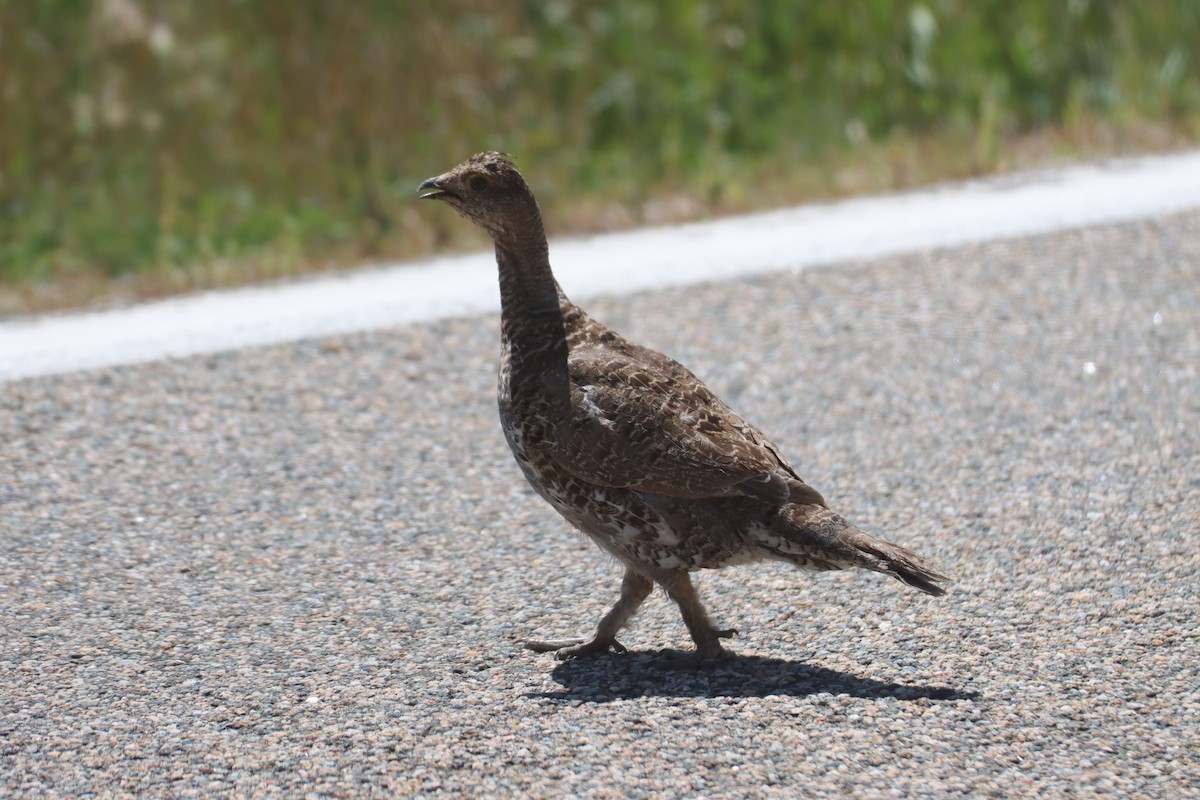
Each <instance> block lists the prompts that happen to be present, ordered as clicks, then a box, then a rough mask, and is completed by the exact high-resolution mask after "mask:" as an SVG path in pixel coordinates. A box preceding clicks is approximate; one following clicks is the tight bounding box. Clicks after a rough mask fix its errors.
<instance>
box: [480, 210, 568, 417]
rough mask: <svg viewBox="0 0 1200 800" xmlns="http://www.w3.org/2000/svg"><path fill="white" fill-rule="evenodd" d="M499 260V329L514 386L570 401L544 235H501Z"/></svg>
mask: <svg viewBox="0 0 1200 800" xmlns="http://www.w3.org/2000/svg"><path fill="white" fill-rule="evenodd" d="M539 232H540V228H539ZM496 264H497V266H498V267H499V269H500V327H501V335H502V341H503V346H504V347H505V349H506V350H507V353H508V358H509V369H510V370H511V379H512V383H513V388H514V389H517V390H518V391H521V392H533V393H535V394H537V395H540V396H542V397H544V398H546V399H549V400H550V401H551V402H566V400H567V392H568V388H567V379H566V376H567V337H566V329H565V326H564V324H563V315H562V309H561V306H560V291H559V288H558V283H557V282H556V281H555V280H554V273H553V272H551V270H550V255H549V251H548V248H547V246H546V238H545V235H544V234H543V235H541V236H539V237H533V238H530V239H526V240H525V241H523V242H521V241H505V240H502V239H500V238H497V239H496Z"/></svg>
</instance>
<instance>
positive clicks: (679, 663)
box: [654, 628, 737, 669]
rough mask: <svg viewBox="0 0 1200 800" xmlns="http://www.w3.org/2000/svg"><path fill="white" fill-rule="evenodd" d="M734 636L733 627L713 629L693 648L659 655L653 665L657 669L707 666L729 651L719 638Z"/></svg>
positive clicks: (723, 656)
mask: <svg viewBox="0 0 1200 800" xmlns="http://www.w3.org/2000/svg"><path fill="white" fill-rule="evenodd" d="M734 636H737V631H736V630H734V629H733V628H726V629H725V630H714V631H712V637H711V638H708V639H705V640H704V642H703V643H702V644H700V645H698V646H697V647H696V649H695V650H692V651H691V652H688V653H678V652H677V653H672V654H671V655H664V656H659V657H658V658H656V659H655V660H654V666H656V667H658V668H659V669H695V668H696V667H702V666H707V665H709V664H711V663H712V662H714V661H717V660H719V659H722V658H725V656H727V655H729V651H728V650H726V649H725V648H724V647H721V641H720V640H721V639H732V638H733V637H734Z"/></svg>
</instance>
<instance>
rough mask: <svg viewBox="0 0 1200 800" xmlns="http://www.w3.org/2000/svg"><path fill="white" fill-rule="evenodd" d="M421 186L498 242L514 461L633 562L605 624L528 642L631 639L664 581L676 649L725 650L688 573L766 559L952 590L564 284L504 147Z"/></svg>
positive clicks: (698, 655) (578, 645)
mask: <svg viewBox="0 0 1200 800" xmlns="http://www.w3.org/2000/svg"><path fill="white" fill-rule="evenodd" d="M421 189H422V190H425V189H428V190H431V191H429V192H428V193H426V194H424V195H422V197H423V198H425V199H433V200H442V201H444V202H446V203H447V204H448V205H450V206H451V207H452V208H454V210H455V211H457V212H458V213H459V214H460V215H462V216H463V217H465V218H467V219H468V220H470V221H471V222H474V223H475V224H476V225H479V226H480V227H482V228H483V229H484V230H486V231H487V232H488V233H489V234H490V235H491V237H492V240H493V241H494V243H495V246H496V262H497V265H498V267H499V271H500V298H501V304H502V315H501V359H500V378H499V389H498V399H499V405H500V422H501V425H502V427H503V429H504V435H505V438H506V439H507V440H508V443H509V446H510V447H511V448H512V451H513V455H514V456H515V457H516V460H517V463H518V464H519V465H520V467H521V470H522V471H523V472H524V473H525V477H526V478H527V479H528V480H529V482H530V484H531V485H532V486H533V488H534V489H535V490H536V491H537V492H538V494H540V495H541V496H542V497H544V498H545V499H546V500H547V501H548V502H549V503H550V504H551V505H553V506H554V507H555V508H556V509H557V510H558V512H559V513H560V514H562V515H563V516H564V517H565V518H566V519H567V520H568V521H569V522H571V523H572V524H573V525H575V526H576V527H578V528H579V529H580V530H582V531H583V532H584V533H586V534H587V535H588V536H590V537H591V538H592V540H593V541H595V542H596V544H598V545H599V546H600V547H602V548H604V549H605V550H607V551H608V552H610V553H612V554H613V555H614V556H616V557H617V558H618V559H620V561H621V562H622V563H623V564H624V565H625V577H624V580H623V581H622V584H621V597H620V600H619V601H618V602H617V604H616V605H615V606H614V607H613V608H612V610H611V611H609V612H608V614H607V615H605V617H604V619H603V620H601V622H600V626H599V629H598V630H597V632H596V634H595V636H593V637H592V638H591V639H589V640H586V641H584V640H570V641H563V642H530V643H529V645H530V646H531V647H533V648H534V649H539V650H550V649H553V650H556V651H557V655H558V657H559V658H567V657H570V656H577V655H583V654H586V653H593V652H601V651H605V650H610V649H614V650H622V649H623V648H621V646H620V645H619V644H618V643H617V639H616V635H617V632H618V631H620V629H621V628H622V627H624V625H625V624H626V623H627V622H628V621H629V619H630V617H632V616H633V614H634V613H635V612H636V611H637V609H638V606H640V605H641V603H642V601H643V600H645V599H646V597H647V596H648V595H649V594H650V591H651V589H652V588H653V586H654V584H656V583H657V584H658V585H660V586H662V587H663V588H664V589H665V590H666V591H667V594H668V595H669V596H670V597H671V598H672V599H673V600H675V602H676V603H677V604H678V605H679V609H680V611H681V612H682V614H683V620H684V623H685V624H686V625H687V627H688V631H689V632H690V633H691V636H692V639H693V641H695V643H696V651H695V653H693V654H691V655H690V656H688V657H687V658H685V659H682V660H680V661H678V662H677V663H682V664H694V663H698V662H701V661H704V660H707V659H711V658H716V657H718V656H720V655H721V654H722V653H723V652H724V651H723V649H722V647H721V643H720V640H721V639H723V638H727V637H729V636H732V635H733V631H729V630H720V629H717V628H716V627H715V626H714V625H713V624H712V623H711V622H710V621H709V619H708V616H707V615H706V614H705V611H704V608H703V606H702V605H701V604H700V600H699V598H698V597H697V595H696V591H695V588H694V587H693V586H692V582H691V578H690V577H689V573H691V572H692V571H695V570H698V569H716V568H719V567H725V566H730V565H733V564H743V563H749V562H753V561H761V560H764V559H779V560H783V561H787V562H789V563H792V564H794V565H796V566H797V567H800V568H801V569H805V570H828V569H845V568H847V567H862V568H865V569H869V570H873V571H876V572H882V573H886V574H888V575H891V576H892V577H894V578H897V579H899V580H901V581H903V582H905V583H907V584H909V585H911V586H915V587H916V588H918V589H920V590H921V591H924V592H927V593H929V594H933V595H940V594H944V591H945V590H944V589H942V588H941V587H940V586H938V584H939V583H943V582H946V581H947V580H948V579H947V578H946V577H945V576H944V575H941V574H939V573H938V572H937V571H935V570H934V569H933V568H931V567H930V566H929V565H928V564H927V563H926V562H924V561H923V560H922V559H920V558H919V557H917V556H916V555H915V554H913V553H912V552H910V551H908V550H906V549H904V548H903V547H899V546H897V545H893V544H889V543H888V542H885V541H883V540H881V539H877V538H875V537H873V536H871V535H869V534H866V533H864V532H862V531H860V530H858V529H857V528H855V527H853V526H852V525H850V524H849V523H847V522H846V521H845V520H844V519H842V518H841V517H840V516H838V515H837V514H836V513H834V512H833V511H830V510H829V508H828V507H827V505H826V503H825V500H824V498H822V497H821V495H820V494H819V493H818V492H817V491H816V490H815V489H813V488H812V487H811V486H809V485H808V484H806V483H805V482H804V481H803V480H802V479H801V478H800V476H799V475H798V474H797V472H796V470H795V469H794V468H793V467H792V465H791V464H789V463H788V461H787V459H785V458H784V457H783V455H782V454H781V453H780V452H779V449H778V448H776V447H775V446H774V445H773V444H771V443H770V442H769V441H767V439H766V437H765V436H764V435H763V434H762V433H761V432H760V431H759V430H758V429H757V428H755V427H754V426H753V425H751V424H750V423H748V422H746V421H745V420H743V419H742V418H741V417H739V416H738V415H737V414H735V413H734V412H733V411H732V410H730V409H729V407H728V406H726V405H725V404H724V403H723V402H721V400H720V399H719V398H718V397H717V396H716V395H714V394H713V393H712V391H710V390H709V389H708V387H707V386H705V385H704V384H703V383H701V382H700V380H699V379H698V378H696V376H695V375H693V374H692V373H691V372H689V371H688V370H687V369H685V368H684V367H683V366H682V365H681V364H679V363H678V362H676V361H674V360H673V359H671V358H668V357H667V356H664V355H663V354H661V353H658V352H656V351H654V350H650V349H648V348H645V347H642V346H640V345H637V344H634V343H633V342H630V341H628V340H627V339H624V338H622V337H621V336H619V335H618V334H617V333H615V332H614V331H612V330H610V329H609V328H607V327H605V326H604V325H602V324H601V323H599V322H597V321H595V320H594V319H592V318H591V317H589V316H588V315H587V314H586V313H585V312H584V311H583V310H582V309H580V308H579V307H578V306H576V305H575V304H573V303H572V302H571V301H570V300H568V299H567V297H566V295H565V294H563V292H562V289H560V288H559V286H558V283H557V282H556V281H555V279H554V275H553V273H552V272H551V270H550V260H549V254H548V250H547V245H546V236H545V232H544V230H543V228H542V218H541V213H540V211H539V210H538V205H537V202H536V201H535V200H534V197H533V193H532V192H531V191H530V190H529V187H528V186H527V185H526V183H525V181H524V180H523V179H522V178H521V175H520V174H519V173H518V172H517V170H516V168H515V167H514V166H513V164H512V162H511V161H510V160H509V159H508V157H507V156H505V155H503V154H500V153H480V154H479V155H476V156H473V157H472V158H470V159H468V160H467V161H465V162H463V163H462V164H460V165H458V166H457V167H455V168H454V169H452V170H450V171H449V172H447V173H445V174H444V175H440V176H438V177H436V178H431V179H429V180H427V181H425V182H424V183H422V184H421Z"/></svg>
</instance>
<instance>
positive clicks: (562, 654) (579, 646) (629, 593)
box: [525, 567, 654, 661]
mask: <svg viewBox="0 0 1200 800" xmlns="http://www.w3.org/2000/svg"><path fill="white" fill-rule="evenodd" d="M653 588H654V582H653V581H651V580H650V579H649V578H647V577H646V576H645V575H642V574H641V573H640V572H637V571H635V570H633V569H631V568H629V567H626V568H625V577H624V578H623V579H622V580H621V599H619V600H618V601H617V603H616V605H614V606H613V607H612V609H611V610H610V611H609V612H608V613H607V614H605V615H604V618H603V619H601V620H600V625H599V627H598V628H597V629H596V635H595V636H593V637H592V638H591V640H586V639H552V640H527V641H526V642H525V646H526V647H528V648H529V649H530V650H536V651H537V652H539V653H545V652H549V651H554V657H555V658H557V659H559V660H560V661H563V660H566V659H568V658H574V657H575V656H586V655H592V654H593V653H605V652H608V651H609V650H612V651H614V652H617V653H624V652H625V647H624V646H623V645H622V644H621V643H620V642H618V641H617V632H618V631H620V630H621V628H624V627H625V623H627V622H629V618H630V617H632V616H633V615H634V614H635V613H636V612H637V610H638V608H639V607H640V606H641V605H642V603H643V601H645V599H646V598H647V597H649V596H650V590H651V589H653Z"/></svg>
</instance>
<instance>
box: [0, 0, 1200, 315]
mask: <svg viewBox="0 0 1200 800" xmlns="http://www.w3.org/2000/svg"><path fill="white" fill-rule="evenodd" d="M1196 41H1200V4H1196V3H1194V2H1191V0H1174V1H1173V2H1172V1H1171V0H1160V1H1159V2H1154V3H1141V4H1132V3H1118V2H1115V1H1110V0H1065V1H1064V2H1062V3H1044V2H1041V0H1036V2H1035V0H1009V1H1008V2H1000V1H999V0H981V1H979V2H968V0H927V1H926V2H917V3H910V4H907V5H903V4H896V3H893V2H890V0H888V1H885V0H855V1H854V2H845V3H834V2H815V1H814V0H791V1H790V2H789V1H787V0H776V2H771V3H760V4H740V3H733V2H716V1H715V0H712V1H710V2H702V1H700V0H687V1H686V2H685V1H684V0H666V1H665V2H650V1H649V0H609V2H605V3H600V2H582V1H580V2H569V1H568V0H551V2H538V3H534V2H527V3H514V2H499V0H446V1H444V2H432V0H425V1H422V0H413V1H412V2H406V3H396V2H394V1H393V0H387V1H386V2H385V1H384V0H362V2H357V3H347V4H330V3H324V2H320V1H319V0H297V2H293V3H287V4H281V3H272V2H268V0H211V2H206V3H202V4H200V3H196V4H190V3H171V2H166V0H162V1H161V2H152V0H93V2H83V1H82V0H40V2H36V3H31V2H23V1H22V0H0V119H2V120H3V122H2V123H0V314H5V313H9V314H11V313H19V312H25V311H30V310H44V309H51V308H62V307H69V306H75V305H81V304H89V303H112V302H122V301H124V300H128V299H131V298H141V297H151V296H157V295H161V294H166V293H172V292H179V291H188V290H194V289H201V288H209V287H222V286H229V285H235V284H239V283H245V282H252V281H260V280H264V279H271V278H275V277H280V276H286V275H292V274H298V273H302V272H307V271H312V270H323V269H331V268H336V267H343V266H350V265H354V264H359V263H363V262H365V261H378V260H383V259H394V258H408V257H415V256H419V255H423V254H427V253H430V252H433V251H435V250H442V249H446V248H463V247H474V246H480V245H481V244H482V240H481V239H480V238H479V236H478V234H476V233H474V232H472V231H470V230H469V228H468V227H467V226H462V225H460V224H458V223H457V222H456V221H455V220H453V219H451V218H450V217H449V215H447V214H445V213H439V212H440V211H441V210H439V209H431V208H428V207H427V206H422V205H420V204H418V203H416V202H414V201H413V197H414V188H415V185H416V183H417V182H419V181H420V180H421V179H423V178H425V177H428V176H429V175H431V174H433V173H436V172H440V171H442V170H444V169H447V168H448V167H450V166H452V165H453V164H455V163H457V162H458V161H460V160H461V159H462V158H463V157H465V156H466V155H468V154H470V153H472V152H475V151H477V150H480V149H484V148H498V149H503V150H507V151H509V152H511V153H513V154H515V155H516V156H517V157H518V159H519V161H520V163H521V164H522V166H523V167H524V169H525V171H526V172H527V174H528V176H529V178H530V179H531V181H532V182H533V183H534V185H535V187H536V188H537V190H538V193H539V198H540V200H541V201H542V204H543V207H544V210H545V212H546V215H547V217H548V221H549V224H550V227H551V231H552V232H556V233H568V232H593V231H600V230H611V229H615V228H623V227H628V226H632V225H638V224H646V223H661V222H673V221H680V220H683V219H692V218H696V217H703V216H709V215H712V214H724V213H731V212H737V211H744V210H750V209H755V208H763V207H770V206H776V205H781V204H786V203H793V202H799V201H805V200H811V199H815V198H830V197H837V196H842V195H846V194H854V193H860V192H871V191H882V190H890V189H895V188H904V187H908V186H913V185H918V184H921V183H926V182H930V181H938V180H946V179H955V178H962V177H968V176H972V175H979V174H984V173H990V172H996V171H1005V170H1009V169H1014V168H1020V167H1026V166H1034V165H1044V164H1047V163H1054V162H1058V161H1062V160H1065V159H1072V158H1079V157H1084V156H1095V155H1111V154H1125V153H1130V152H1145V151H1156V150H1164V149H1174V148H1180V147H1186V146H1192V145H1194V144H1195V143H1196V142H1197V141H1200V64H1198V63H1196V59H1197V56H1196V55H1195V48H1194V42H1196Z"/></svg>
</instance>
